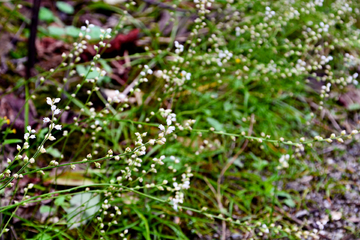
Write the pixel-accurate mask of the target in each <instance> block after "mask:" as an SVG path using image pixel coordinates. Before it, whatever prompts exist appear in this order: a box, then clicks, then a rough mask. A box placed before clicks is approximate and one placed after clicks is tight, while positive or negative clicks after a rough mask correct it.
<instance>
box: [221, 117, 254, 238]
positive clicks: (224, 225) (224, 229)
mask: <svg viewBox="0 0 360 240" xmlns="http://www.w3.org/2000/svg"><path fill="white" fill-rule="evenodd" d="M253 124H254V114H251V119H250V126H249V132H248V136H251V134H252V130H253ZM248 143H249V139H246V140H245V142H244V143H243V145H242V147H241V149H240V150H239V151H238V152H237V153H236V154H235V155H234V156H233V157H232V158H231V160H230V161H228V162H227V163H226V165H225V167H224V168H223V169H222V170H221V173H220V175H219V177H218V180H217V193H216V194H215V196H216V200H217V202H218V205H219V208H220V212H223V210H224V206H223V205H222V197H221V188H220V186H221V180H222V178H223V177H224V175H225V173H226V171H227V170H228V169H229V167H231V165H232V164H233V163H234V162H235V160H236V159H237V158H238V157H239V155H240V154H241V153H242V152H243V151H244V150H245V148H246V147H247V145H248ZM225 239H226V222H225V221H222V235H221V240H225Z"/></svg>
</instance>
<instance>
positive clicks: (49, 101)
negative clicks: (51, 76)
mask: <svg viewBox="0 0 360 240" xmlns="http://www.w3.org/2000/svg"><path fill="white" fill-rule="evenodd" d="M46 103H47V104H49V105H50V106H52V105H53V101H52V100H51V98H49V97H47V98H46Z"/></svg>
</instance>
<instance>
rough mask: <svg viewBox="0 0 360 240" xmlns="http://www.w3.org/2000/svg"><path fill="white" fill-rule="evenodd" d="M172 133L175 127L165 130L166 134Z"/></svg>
mask: <svg viewBox="0 0 360 240" xmlns="http://www.w3.org/2000/svg"><path fill="white" fill-rule="evenodd" d="M173 131H175V127H174V126H170V127H169V128H168V129H167V130H166V134H170V133H172V132H173Z"/></svg>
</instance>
